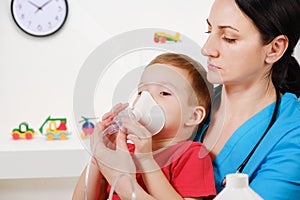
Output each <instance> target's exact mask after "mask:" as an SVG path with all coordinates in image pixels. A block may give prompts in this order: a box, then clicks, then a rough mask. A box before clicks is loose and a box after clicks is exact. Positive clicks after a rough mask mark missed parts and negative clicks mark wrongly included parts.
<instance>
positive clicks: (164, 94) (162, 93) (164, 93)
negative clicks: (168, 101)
mask: <svg viewBox="0 0 300 200" xmlns="http://www.w3.org/2000/svg"><path fill="white" fill-rule="evenodd" d="M160 94H161V95H163V96H169V95H171V93H169V92H160Z"/></svg>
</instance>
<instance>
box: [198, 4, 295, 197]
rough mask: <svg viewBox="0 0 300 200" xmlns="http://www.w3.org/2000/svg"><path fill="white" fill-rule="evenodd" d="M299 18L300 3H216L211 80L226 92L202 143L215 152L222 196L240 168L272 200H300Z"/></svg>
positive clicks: (211, 22)
mask: <svg viewBox="0 0 300 200" xmlns="http://www.w3.org/2000/svg"><path fill="white" fill-rule="evenodd" d="M299 18H300V1H299V0H296V1H295V0H290V1H289V0H288V1H276V0H271V1H270V0H235V1H234V0H216V1H215V3H214V4H213V6H212V9H211V12H210V15H209V17H208V19H207V23H208V33H209V34H210V35H209V38H208V40H207V42H206V43H205V45H204V47H203V51H202V53H203V55H205V56H207V57H208V80H209V82H211V83H215V84H222V85H223V87H222V90H221V91H220V92H217V93H216V94H215V95H216V97H215V99H214V101H215V102H214V106H213V110H212V118H211V123H210V125H209V127H208V129H207V130H206V132H205V133H204V134H200V135H199V138H198V139H200V140H202V141H203V142H204V144H205V145H206V147H207V148H208V149H209V150H210V155H211V157H212V159H213V164H214V171H215V180H216V188H217V191H218V192H219V191H220V190H222V189H223V187H224V184H225V180H224V179H223V178H224V177H225V175H226V174H228V173H234V172H236V171H237V170H238V168H240V169H239V172H244V173H247V174H248V175H249V182H250V186H251V187H252V188H253V189H254V190H255V191H256V192H257V193H258V194H260V195H261V196H262V197H263V198H264V199H297V198H296V197H299V192H300V173H299V169H300V163H299V159H300V104H299V102H298V100H297V97H296V96H299V94H300V81H299V79H300V68H299V65H298V63H297V61H296V60H295V58H294V57H293V56H292V53H293V50H294V48H295V46H296V44H297V42H298V40H299V34H300V24H299V22H298V20H297V19H299ZM292 93H294V94H292ZM276 99H277V100H276ZM276 102H277V105H278V107H279V108H278V110H277V108H276V107H277V106H276ZM272 115H273V120H272ZM274 121H275V122H274ZM272 123H273V125H272ZM268 126H269V127H268ZM259 140H261V142H259ZM256 144H257V148H255V145H256ZM253 149H254V150H253ZM252 150H253V155H251V154H252V153H251V154H250V152H251V151H252ZM247 157H248V158H247ZM246 158H247V159H246ZM248 159H249V161H248V162H247V160H248ZM244 161H245V163H244V164H243V165H241V164H242V163H243V162H244Z"/></svg>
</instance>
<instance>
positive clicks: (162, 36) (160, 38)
mask: <svg viewBox="0 0 300 200" xmlns="http://www.w3.org/2000/svg"><path fill="white" fill-rule="evenodd" d="M179 38H180V34H179V33H178V32H176V34H175V35H174V36H173V35H171V34H167V33H164V32H156V33H155V34H154V42H156V43H158V42H160V43H166V42H167V41H171V42H178V41H179Z"/></svg>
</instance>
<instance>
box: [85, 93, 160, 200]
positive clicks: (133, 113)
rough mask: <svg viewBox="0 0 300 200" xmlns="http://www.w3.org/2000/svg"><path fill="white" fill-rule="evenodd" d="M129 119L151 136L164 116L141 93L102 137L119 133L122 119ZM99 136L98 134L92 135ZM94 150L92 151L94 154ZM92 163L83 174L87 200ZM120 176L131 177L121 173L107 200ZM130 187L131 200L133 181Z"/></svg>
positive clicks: (115, 181)
mask: <svg viewBox="0 0 300 200" xmlns="http://www.w3.org/2000/svg"><path fill="white" fill-rule="evenodd" d="M123 117H130V118H132V119H134V120H136V121H138V122H139V123H140V124H142V125H143V126H144V127H145V128H146V129H147V130H148V131H149V132H150V133H151V134H152V135H155V134H157V133H159V132H160V131H161V130H162V128H163V127H164V125H165V114H164V111H163V110H162V108H161V107H160V106H159V105H158V104H157V103H156V102H155V100H154V99H153V97H152V96H151V94H150V93H149V92H147V91H143V92H142V93H141V94H140V96H139V98H138V99H137V101H136V102H135V104H134V106H133V108H127V109H125V110H123V111H121V112H120V113H118V114H117V116H116V117H114V119H113V123H112V124H111V125H110V126H109V127H107V128H106V129H105V130H103V131H102V133H101V134H102V136H105V135H107V134H109V135H112V134H115V133H118V132H119V129H120V127H121V126H122V121H121V120H122V118H123ZM94 134H99V133H94ZM95 146H97V145H95ZM94 151H95V148H94V149H93V150H92V153H93V154H94ZM91 162H92V157H91V159H90V161H89V164H88V166H87V169H86V174H85V199H86V200H87V196H88V195H87V191H88V190H87V188H88V177H89V169H90V164H91ZM122 176H127V177H128V178H129V179H130V180H131V176H130V175H129V174H128V173H121V174H120V175H119V176H118V177H116V179H115V180H114V183H112V185H111V190H110V194H109V198H108V199H111V198H112V194H113V191H114V188H115V185H116V183H117V182H118V180H119V179H120V178H121V177H122ZM131 187H132V199H135V197H136V195H135V188H134V187H135V186H134V184H133V181H132V180H131Z"/></svg>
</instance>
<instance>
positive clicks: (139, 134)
mask: <svg viewBox="0 0 300 200" xmlns="http://www.w3.org/2000/svg"><path fill="white" fill-rule="evenodd" d="M121 130H125V131H126V134H127V139H129V140H131V141H132V142H133V143H134V145H135V152H134V153H135V154H148V153H152V134H151V133H150V132H149V131H148V130H147V129H146V128H145V127H144V126H143V125H141V124H140V123H139V122H137V121H136V120H134V119H131V118H129V117H124V118H122V126H121Z"/></svg>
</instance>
